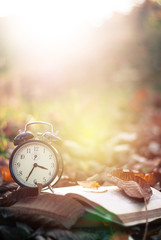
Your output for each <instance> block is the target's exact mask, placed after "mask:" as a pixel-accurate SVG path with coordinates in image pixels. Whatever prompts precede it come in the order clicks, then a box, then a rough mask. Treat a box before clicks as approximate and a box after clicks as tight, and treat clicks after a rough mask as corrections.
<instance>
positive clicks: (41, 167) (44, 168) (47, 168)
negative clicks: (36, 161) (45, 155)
mask: <svg viewBox="0 0 161 240" xmlns="http://www.w3.org/2000/svg"><path fill="white" fill-rule="evenodd" d="M37 167H39V168H42V169H45V170H48V168H46V167H43V166H40V165H37Z"/></svg>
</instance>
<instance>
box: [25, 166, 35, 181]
mask: <svg viewBox="0 0 161 240" xmlns="http://www.w3.org/2000/svg"><path fill="white" fill-rule="evenodd" d="M35 167H37V163H34V164H33V168H32V169H31V171H30V172H29V175H28V176H27V177H26V182H27V181H28V179H29V177H30V175H31V173H32V172H33V170H34V168H35Z"/></svg>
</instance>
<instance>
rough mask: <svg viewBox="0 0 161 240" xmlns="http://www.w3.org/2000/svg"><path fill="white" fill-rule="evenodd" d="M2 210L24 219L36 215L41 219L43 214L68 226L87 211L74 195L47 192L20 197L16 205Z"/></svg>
mask: <svg viewBox="0 0 161 240" xmlns="http://www.w3.org/2000/svg"><path fill="white" fill-rule="evenodd" d="M1 210H2V213H3V214H5V216H13V217H15V218H16V219H21V218H23V220H24V221H25V219H29V218H30V221H32V218H35V217H37V220H39V218H40V216H43V217H46V218H50V219H51V220H53V222H57V223H58V224H59V225H63V226H64V227H66V228H70V227H71V226H72V225H74V224H75V223H76V221H77V220H78V219H79V218H80V217H81V216H82V215H83V214H84V213H85V207H84V206H83V205H82V204H81V203H79V202H78V201H77V200H75V199H73V198H72V197H70V196H61V195H56V194H46V193H45V194H43V195H38V196H36V197H26V198H23V199H20V200H19V201H17V202H16V203H15V204H14V205H12V206H10V207H7V208H6V207H5V208H1ZM34 221H35V220H34ZM44 224H45V220H44Z"/></svg>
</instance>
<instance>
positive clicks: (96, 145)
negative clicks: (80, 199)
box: [0, 0, 161, 179]
mask: <svg viewBox="0 0 161 240" xmlns="http://www.w3.org/2000/svg"><path fill="white" fill-rule="evenodd" d="M112 2H113V3H111V1H15V4H14V5H13V4H12V2H11V1H4V2H0V16H1V17H0V99H1V100H0V154H1V156H2V157H4V158H9V156H10V153H11V151H12V149H13V145H12V141H13V138H14V137H15V136H16V134H17V133H18V129H20V128H21V129H22V130H23V128H24V124H25V123H27V122H29V121H32V120H41V121H47V122H51V123H52V124H53V126H54V129H55V131H56V130H58V135H59V136H60V137H62V139H63V147H62V150H61V151H62V155H63V158H64V162H65V173H68V175H69V172H70V173H71V174H75V173H76V172H77V171H78V172H79V178H80V179H83V178H84V177H86V176H87V175H92V174H93V173H94V172H95V171H99V170H100V169H99V168H101V167H102V168H103V165H104V164H105V165H106V166H111V165H117V166H118V165H119V163H120V161H123V160H124V159H125V158H126V160H127V157H128V156H129V152H130V153H131V151H132V150H131V149H129V148H128V146H127V144H126V146H122V148H120V149H119V148H114V146H115V147H116V145H117V143H118V142H119V141H120V139H121V140H122V139H123V140H124V141H126V142H128V141H133V140H135V137H136V136H135V135H136V129H138V125H139V127H140V129H141V128H142V127H143V126H144V124H147V122H148V124H149V125H148V127H150V126H152V125H151V124H150V123H149V122H150V120H149V119H151V118H152V116H155V114H156V112H157V116H160V108H161V95H160V91H161V80H160V73H161V5H160V1H152V0H151V1H150V0H146V1H139V0H138V1H137V0H135V1H132V0H131V1H130V0H127V1H124V0H121V1H112ZM16 3H17V5H16ZM158 125H159V123H158ZM155 127H156V125H155V126H154V128H155ZM154 131H155V129H154ZM156 131H157V130H156ZM120 133H122V135H121V136H120V135H119V136H118V134H120ZM125 133H126V134H125ZM115 136H117V137H115ZM118 139H119V140H118ZM124 145H125V144H124ZM117 152H119V157H118V156H117ZM120 152H121V154H122V155H121V154H120ZM71 162H72V163H73V165H72V167H71V165H70V163H71ZM100 163H101V164H100ZM102 164H103V165H102ZM93 169H94V170H93Z"/></svg>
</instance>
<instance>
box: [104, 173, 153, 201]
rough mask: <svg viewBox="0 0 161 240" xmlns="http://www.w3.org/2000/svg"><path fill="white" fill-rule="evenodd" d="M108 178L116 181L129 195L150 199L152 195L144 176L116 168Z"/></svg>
mask: <svg viewBox="0 0 161 240" xmlns="http://www.w3.org/2000/svg"><path fill="white" fill-rule="evenodd" d="M108 180H110V182H113V183H115V184H116V185H117V186H118V187H119V188H121V189H122V190H123V191H124V192H125V193H126V194H127V195H128V196H129V197H133V198H140V199H141V198H143V199H146V200H147V201H148V200H149V199H150V197H151V195H152V190H151V187H150V185H149V184H148V183H147V182H146V181H145V180H144V179H143V178H141V177H139V176H135V174H134V173H133V172H125V171H123V170H122V169H115V170H113V171H112V172H111V174H110V177H109V179H108Z"/></svg>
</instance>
